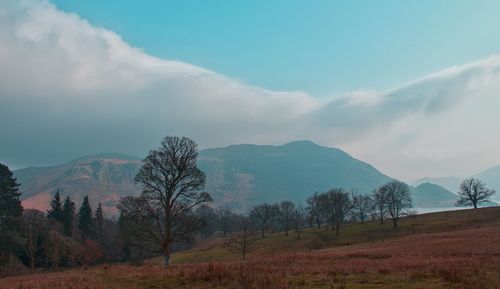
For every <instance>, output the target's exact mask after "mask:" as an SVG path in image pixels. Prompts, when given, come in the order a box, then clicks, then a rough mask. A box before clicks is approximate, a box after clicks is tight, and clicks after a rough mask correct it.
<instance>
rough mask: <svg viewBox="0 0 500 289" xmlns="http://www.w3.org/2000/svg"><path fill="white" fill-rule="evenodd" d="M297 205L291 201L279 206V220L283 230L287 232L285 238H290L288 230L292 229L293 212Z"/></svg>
mask: <svg viewBox="0 0 500 289" xmlns="http://www.w3.org/2000/svg"><path fill="white" fill-rule="evenodd" d="M294 209H295V205H294V204H293V203H292V202H290V201H283V202H281V203H280V204H279V205H278V210H277V214H278V219H279V222H280V223H281V228H282V229H283V231H285V236H288V230H289V229H290V223H291V222H292V219H293V210H294Z"/></svg>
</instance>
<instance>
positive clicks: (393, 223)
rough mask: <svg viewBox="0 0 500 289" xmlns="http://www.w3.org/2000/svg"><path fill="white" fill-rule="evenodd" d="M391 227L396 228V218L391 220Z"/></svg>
mask: <svg viewBox="0 0 500 289" xmlns="http://www.w3.org/2000/svg"><path fill="white" fill-rule="evenodd" d="M392 225H393V227H394V228H397V227H398V219H397V218H392Z"/></svg>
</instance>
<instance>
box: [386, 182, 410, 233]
mask: <svg viewBox="0 0 500 289" xmlns="http://www.w3.org/2000/svg"><path fill="white" fill-rule="evenodd" d="M380 191H382V192H383V194H384V195H385V200H386V206H387V211H388V212H389V214H390V215H391V219H392V224H393V226H394V228H397V227H398V221H399V218H400V217H401V216H404V215H406V214H408V213H410V211H409V210H410V209H411V208H412V202H411V195H410V188H409V187H408V185H407V184H405V183H403V182H399V181H392V182H389V183H387V184H385V185H383V186H382V187H381V188H380Z"/></svg>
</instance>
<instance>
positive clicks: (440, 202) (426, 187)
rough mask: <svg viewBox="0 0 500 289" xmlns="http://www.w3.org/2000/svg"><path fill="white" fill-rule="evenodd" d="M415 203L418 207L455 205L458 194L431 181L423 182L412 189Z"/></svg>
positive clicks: (447, 206)
mask: <svg viewBox="0 0 500 289" xmlns="http://www.w3.org/2000/svg"><path fill="white" fill-rule="evenodd" d="M412 197H413V204H414V206H415V207H417V208H449V207H454V206H455V202H456V200H457V195H455V194H453V193H452V192H450V191H448V190H447V189H445V188H443V187H441V186H439V185H436V184H431V183H423V184H420V185H418V186H417V187H415V188H413V190H412Z"/></svg>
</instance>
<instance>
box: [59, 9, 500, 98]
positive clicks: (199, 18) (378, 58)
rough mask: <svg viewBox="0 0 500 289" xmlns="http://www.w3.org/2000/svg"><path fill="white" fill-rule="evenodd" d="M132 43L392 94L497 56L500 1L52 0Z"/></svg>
mask: <svg viewBox="0 0 500 289" xmlns="http://www.w3.org/2000/svg"><path fill="white" fill-rule="evenodd" d="M53 2H54V3H55V4H56V5H57V7H58V8H60V9H62V10H64V11H69V12H75V13H77V14H79V15H80V16H81V17H82V18H84V19H87V20H88V21H90V23H92V24H94V25H97V26H102V27H105V28H107V29H110V30H113V31H114V32H116V33H118V34H119V35H121V36H122V37H123V39H124V40H125V41H126V42H128V43H129V44H131V45H133V46H135V47H140V48H143V49H144V51H145V52H147V53H149V54H152V55H155V56H158V57H161V58H166V59H175V60H181V61H185V62H188V63H191V64H194V65H197V66H201V67H205V68H208V69H210V70H213V71H217V72H218V73H222V74H224V75H227V76H229V77H232V78H237V79H240V80H242V81H244V82H246V83H249V84H252V85H257V86H260V87H265V88H267V89H275V90H300V91H306V92H308V93H310V94H312V95H314V96H316V97H325V96H331V95H337V94H341V93H344V92H349V91H353V90H357V89H377V90H385V89H390V88H393V87H395V86H397V85H399V84H401V83H404V82H406V81H409V80H412V79H415V78H419V77H421V76H424V75H426V74H428V73H430V72H433V71H436V70H439V69H443V68H446V67H448V66H452V65H458V64H463V63H467V62H469V61H473V60H475V59H479V58H482V57H486V56H489V55H492V54H495V53H497V52H499V51H500V29H498V27H500V17H498V11H500V1H485V0H480V1H438V0H433V1H392V0H390V1H264V0H262V1H202V0H200V1H189V0H188V1H161V0H157V1H119V0H108V1H102V0H85V1H67V0H55V1H53Z"/></svg>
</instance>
